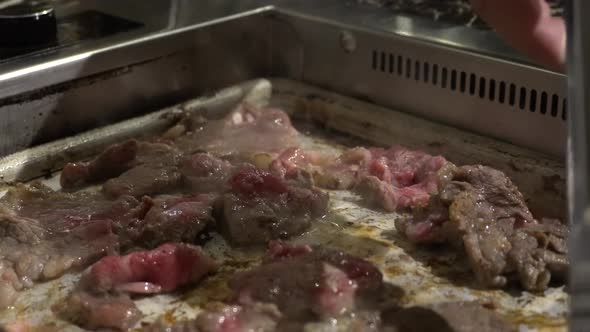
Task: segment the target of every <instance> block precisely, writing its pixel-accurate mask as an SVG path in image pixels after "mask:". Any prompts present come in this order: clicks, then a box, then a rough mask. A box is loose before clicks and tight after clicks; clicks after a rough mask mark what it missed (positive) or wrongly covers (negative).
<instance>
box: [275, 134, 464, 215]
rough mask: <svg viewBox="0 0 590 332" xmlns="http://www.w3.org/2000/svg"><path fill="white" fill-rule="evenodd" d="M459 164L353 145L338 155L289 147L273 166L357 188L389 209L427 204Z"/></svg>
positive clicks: (332, 185)
mask: <svg viewBox="0 0 590 332" xmlns="http://www.w3.org/2000/svg"><path fill="white" fill-rule="evenodd" d="M454 169H455V166H454V165H453V164H452V163H450V162H448V161H447V160H446V159H444V158H443V157H441V156H431V155H428V154H426V153H424V152H421V151H413V150H408V149H406V148H403V147H400V146H393V147H391V148H389V149H387V150H386V149H382V148H369V149H366V148H360V147H357V148H353V149H349V150H347V151H345V152H344V153H343V154H342V155H341V156H339V157H338V158H328V157H322V156H318V154H317V153H315V152H310V151H302V150H300V149H293V148H292V149H287V150H285V151H284V152H283V153H282V154H281V155H279V157H278V158H277V159H275V160H274V161H273V162H272V163H271V165H270V170H271V172H272V173H273V174H275V175H277V176H279V177H281V178H286V179H291V178H303V179H304V178H305V177H306V176H310V177H312V178H313V180H314V181H313V182H314V183H315V184H317V185H319V186H320V187H324V188H328V189H351V188H352V189H354V190H355V191H356V192H358V193H359V194H360V195H361V196H362V197H363V198H364V199H365V200H366V201H367V202H368V203H369V204H371V205H374V206H378V207H382V208H384V209H385V210H387V211H397V210H402V209H406V208H421V207H426V206H427V205H428V202H429V200H430V197H431V196H432V195H435V194H437V193H438V191H439V190H440V188H441V187H442V185H443V183H444V182H445V181H447V180H448V178H449V177H450V175H451V174H452V173H453V171H454Z"/></svg>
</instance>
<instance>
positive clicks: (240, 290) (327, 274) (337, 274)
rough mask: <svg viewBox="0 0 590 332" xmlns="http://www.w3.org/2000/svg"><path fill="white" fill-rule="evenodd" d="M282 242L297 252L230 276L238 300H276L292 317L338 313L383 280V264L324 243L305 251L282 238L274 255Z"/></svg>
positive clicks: (349, 309)
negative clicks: (324, 246) (329, 247)
mask: <svg viewBox="0 0 590 332" xmlns="http://www.w3.org/2000/svg"><path fill="white" fill-rule="evenodd" d="M279 245H281V246H282V247H283V248H284V249H283V251H284V250H286V249H288V250H290V251H291V252H297V254H296V255H293V256H291V257H285V256H282V257H277V258H278V260H276V261H272V260H270V261H269V260H268V259H267V260H266V261H267V263H265V264H263V265H261V266H259V267H258V268H255V269H253V270H251V271H247V272H243V273H241V274H238V275H237V276H236V277H235V278H234V279H233V280H232V281H231V282H230V286H231V288H232V289H233V290H234V292H235V294H236V300H237V302H238V303H240V304H243V305H247V304H248V303H251V302H266V303H274V304H276V305H277V306H278V308H279V309H280V310H281V312H282V313H283V314H284V315H285V316H286V317H287V318H289V319H291V320H292V319H299V320H302V319H303V320H305V319H310V318H313V317H336V316H340V315H342V314H344V313H350V312H352V311H353V310H355V309H356V307H357V302H359V303H363V302H365V301H366V300H368V299H364V298H363V297H367V298H369V297H372V296H371V295H374V293H373V291H374V290H377V289H380V288H381V287H382V285H383V281H382V276H381V273H380V272H379V270H378V269H377V268H375V267H374V266H373V265H372V264H370V263H369V262H367V261H364V260H362V259H360V258H357V257H354V256H351V255H347V254H345V253H342V252H339V251H333V250H329V249H324V248H321V247H316V248H314V249H313V250H312V251H311V252H310V251H308V248H305V247H304V249H305V251H306V252H304V250H296V248H295V247H293V246H289V245H287V244H282V243H275V244H274V245H273V246H271V249H270V255H273V254H274V253H276V251H277V250H276V247H277V246H279ZM285 248H286V249H285ZM293 271H297V273H293Z"/></svg>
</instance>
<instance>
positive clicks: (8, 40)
mask: <svg viewBox="0 0 590 332" xmlns="http://www.w3.org/2000/svg"><path fill="white" fill-rule="evenodd" d="M0 31H2V33H0V45H1V46H5V47H26V46H35V45H46V44H50V43H54V42H55V41H56V39H57V20H56V18H55V11H54V9H53V7H51V6H49V5H46V4H41V3H36V2H30V3H26V4H21V5H15V6H10V7H6V8H3V9H1V10H0Z"/></svg>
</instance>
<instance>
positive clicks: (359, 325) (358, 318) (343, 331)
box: [303, 311, 402, 332]
mask: <svg viewBox="0 0 590 332" xmlns="http://www.w3.org/2000/svg"><path fill="white" fill-rule="evenodd" d="M303 331H304V332H396V331H394V330H393V329H390V328H388V327H383V326H381V318H380V316H379V313H378V312H370V311H361V312H354V313H352V314H350V315H343V316H340V317H337V318H331V319H329V320H325V321H320V322H312V323H307V324H305V326H304V328H303ZM400 332H402V331H400Z"/></svg>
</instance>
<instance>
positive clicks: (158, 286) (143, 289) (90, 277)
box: [80, 244, 216, 294]
mask: <svg viewBox="0 0 590 332" xmlns="http://www.w3.org/2000/svg"><path fill="white" fill-rule="evenodd" d="M215 269H216V264H215V262H214V261H213V260H211V258H209V257H208V256H207V255H206V254H205V253H204V252H203V251H202V250H201V248H200V247H196V246H191V245H186V244H163V245H161V246H160V247H158V248H156V249H154V250H151V251H136V252H132V253H130V254H128V255H126V256H107V257H104V258H102V259H101V260H99V261H98V262H96V263H95V264H94V265H92V267H91V268H90V270H89V271H88V273H86V274H84V276H83V277H82V279H81V281H80V285H81V286H82V288H84V289H87V290H93V291H95V292H105V291H110V290H116V291H120V292H129V293H143V294H151V293H161V292H171V291H173V290H175V289H177V288H178V287H181V286H184V285H186V284H189V283H194V282H197V281H199V280H200V279H202V278H203V277H204V276H205V275H207V274H208V273H210V272H212V271H214V270H215Z"/></svg>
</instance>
